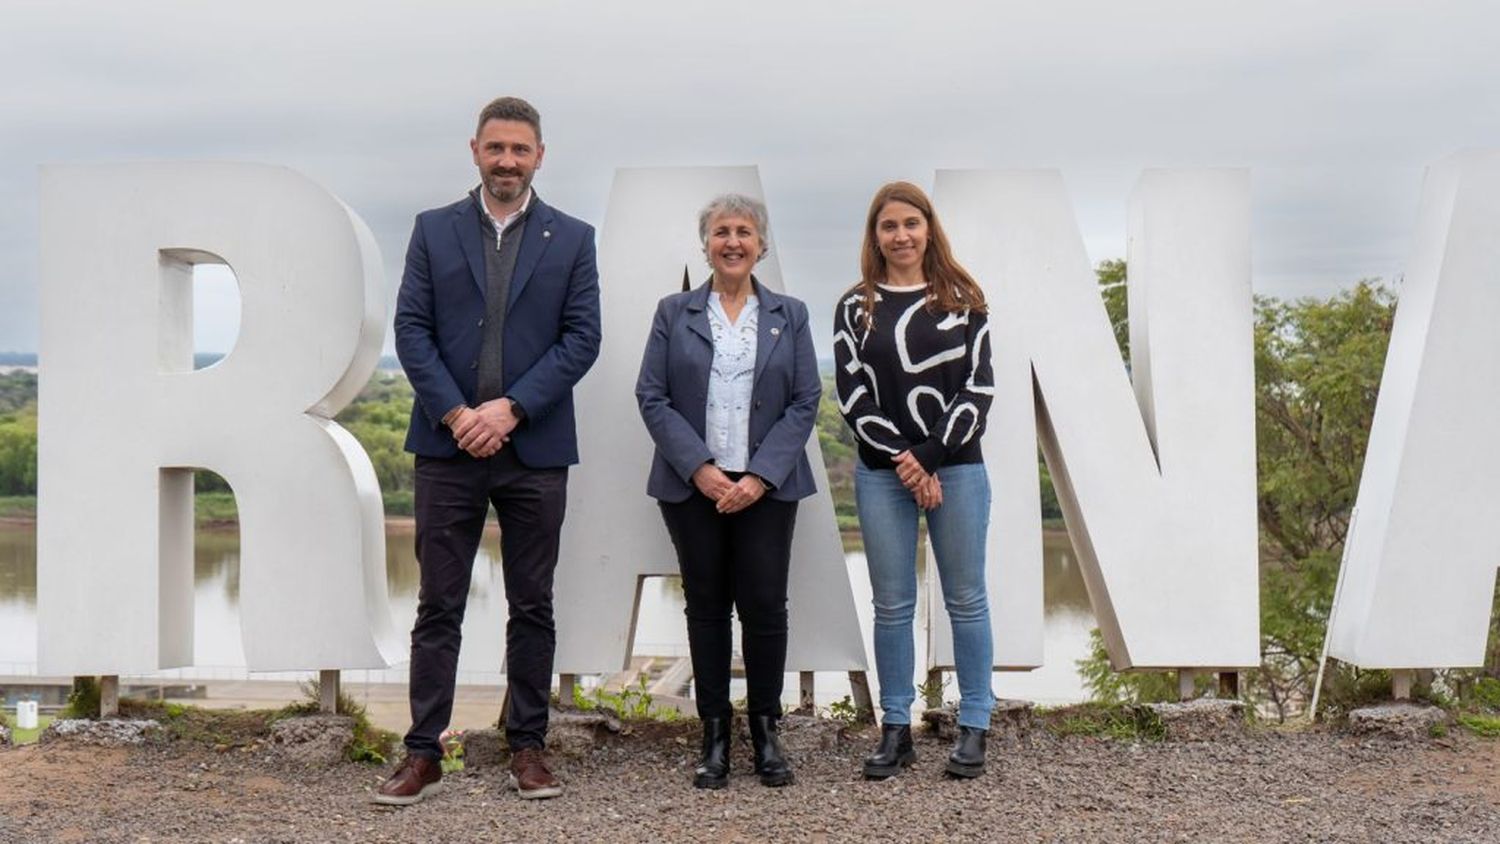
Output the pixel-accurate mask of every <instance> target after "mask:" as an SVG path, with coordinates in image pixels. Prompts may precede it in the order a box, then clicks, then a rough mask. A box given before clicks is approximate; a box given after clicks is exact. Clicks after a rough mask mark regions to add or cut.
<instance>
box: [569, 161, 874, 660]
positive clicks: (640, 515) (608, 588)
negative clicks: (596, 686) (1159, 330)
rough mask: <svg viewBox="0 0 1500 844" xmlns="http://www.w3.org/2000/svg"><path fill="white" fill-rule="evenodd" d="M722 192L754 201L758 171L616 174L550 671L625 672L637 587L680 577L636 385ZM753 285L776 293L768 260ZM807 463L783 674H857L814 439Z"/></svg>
mask: <svg viewBox="0 0 1500 844" xmlns="http://www.w3.org/2000/svg"><path fill="white" fill-rule="evenodd" d="M725 192H736V193H742V194H746V195H748V196H754V197H760V196H761V187H760V177H759V175H758V174H757V172H756V169H755V168H754V167H698V168H694V167H684V168H661V169H624V170H620V171H618V172H617V173H616V175H615V183H614V187H613V189H612V190H611V191H610V199H609V210H608V212H607V214H606V217H605V227H604V233H603V238H602V242H601V244H600V248H599V277H600V279H601V291H602V292H601V296H602V299H603V310H604V320H605V325H604V348H603V351H602V353H601V354H600V356H599V362H598V363H597V364H595V365H594V368H593V369H592V370H591V371H590V372H589V374H588V376H587V377H586V378H585V379H584V380H583V382H582V383H581V384H580V385H579V391H578V392H579V396H578V428H579V435H580V438H581V440H582V443H583V449H584V454H583V461H582V462H581V463H580V464H579V465H578V466H577V467H576V468H575V469H574V470H573V477H572V479H571V481H570V482H569V485H568V487H569V500H568V519H567V521H566V522H565V523H564V525H563V545H562V558H563V563H562V564H561V565H559V566H558V569H557V663H556V665H557V670H558V671H560V672H563V673H569V674H572V673H577V674H595V673H604V672H613V671H619V670H620V669H621V668H622V667H624V664H625V662H626V660H627V658H628V656H629V652H630V645H631V641H630V636H631V631H632V630H634V625H633V624H632V619H633V617H634V607H635V604H636V601H635V600H634V599H635V598H636V597H637V596H638V594H639V592H638V590H639V588H640V578H642V577H644V576H648V575H666V574H677V556H676V553H675V552H674V551H673V549H672V542H671V540H670V539H669V538H668V536H667V531H666V527H665V526H664V525H663V524H662V518H661V512H660V511H659V510H658V509H657V507H656V503H655V502H654V501H653V500H652V499H650V498H648V497H646V491H645V490H646V475H647V472H648V471H649V469H650V466H651V454H652V442H651V437H650V435H648V434H647V433H646V429H645V426H644V425H643V424H642V423H641V419H640V416H639V415H638V414H637V413H636V401H635V380H636V374H637V372H638V371H639V369H640V364H641V354H642V352H643V351H644V350H645V347H646V337H647V335H648V334H649V333H650V330H651V318H652V315H653V314H654V313H655V312H656V302H657V300H658V299H660V298H661V297H662V296H665V295H667V294H669V293H674V292H676V291H678V290H680V289H681V284H682V274H683V266H684V264H687V265H688V266H690V267H693V268H701V267H703V263H702V260H703V259H702V255H703V249H702V245H701V244H700V242H699V240H698V210H699V209H700V208H702V207H703V205H704V204H705V203H706V202H708V200H709V199H711V198H713V197H714V196H716V195H718V194H721V193H725ZM706 273H707V270H706V269H703V270H702V271H701V272H695V275H696V276H698V277H700V278H701V277H704V276H706ZM755 277H756V278H757V279H759V280H760V281H761V283H763V284H765V285H766V286H767V287H769V288H771V289H772V290H781V289H782V282H781V270H780V268H779V267H778V266H777V263H776V257H775V252H774V251H773V252H772V254H771V255H770V256H768V257H767V258H766V259H765V260H764V261H762V262H761V263H760V266H758V267H757V268H756V274H755ZM695 283H697V282H696V281H695ZM814 318H816V315H814ZM807 453H808V459H809V460H811V461H812V465H813V471H814V472H815V473H816V474H817V475H818V476H819V484H818V493H817V495H815V496H813V497H811V498H808V499H806V500H804V501H803V502H802V505H801V507H800V509H799V512H798V514H797V531H796V537H795V539H794V540H793V545H792V570H791V583H790V588H789V593H790V594H789V600H788V611H789V613H790V618H789V624H790V638H789V640H788V643H787V663H786V667H787V670H788V671H854V670H864V668H865V651H864V643H863V640H862V639H861V636H860V630H859V619H858V616H857V615H856V612H855V608H854V595H853V592H852V591H851V590H850V587H849V578H848V570H847V569H846V568H845V566H844V551H843V546H842V544H841V543H840V541H839V535H838V527H837V521H836V520H835V518H834V512H833V498H832V496H831V495H830V493H829V490H828V482H827V479H826V478H824V477H823V456H822V451H821V450H820V449H819V447H818V440H817V437H812V438H810V439H809V440H808V445H807Z"/></svg>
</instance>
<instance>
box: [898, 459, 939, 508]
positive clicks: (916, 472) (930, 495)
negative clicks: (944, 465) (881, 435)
mask: <svg viewBox="0 0 1500 844" xmlns="http://www.w3.org/2000/svg"><path fill="white" fill-rule="evenodd" d="M891 459H892V460H893V461H895V463H896V477H898V478H900V479H901V483H902V485H904V486H905V487H906V488H907V489H908V490H910V491H911V494H912V497H913V498H915V499H917V506H918V507H921V508H922V509H923V510H936V509H937V508H938V507H939V506H941V505H942V503H943V484H942V482H941V481H939V480H938V476H937V473H936V472H931V473H929V472H928V471H927V470H926V469H923V468H922V464H921V463H920V462H919V461H918V460H917V458H916V457H915V456H914V455H913V454H912V453H911V452H910V451H903V452H901V453H900V454H898V455H896V456H895V457H893V458H891Z"/></svg>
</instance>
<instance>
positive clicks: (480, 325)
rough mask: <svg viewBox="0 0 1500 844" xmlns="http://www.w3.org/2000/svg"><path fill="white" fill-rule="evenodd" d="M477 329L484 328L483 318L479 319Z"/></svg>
mask: <svg viewBox="0 0 1500 844" xmlns="http://www.w3.org/2000/svg"><path fill="white" fill-rule="evenodd" d="M479 327H480V328H483V327H484V318H483V317H481V318H480V319H479Z"/></svg>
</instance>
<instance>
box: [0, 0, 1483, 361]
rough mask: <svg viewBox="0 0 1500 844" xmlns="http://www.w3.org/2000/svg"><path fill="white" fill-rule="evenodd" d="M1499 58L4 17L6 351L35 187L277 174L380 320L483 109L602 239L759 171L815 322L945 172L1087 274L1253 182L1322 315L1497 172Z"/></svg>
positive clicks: (342, 18) (843, 26)
mask: <svg viewBox="0 0 1500 844" xmlns="http://www.w3.org/2000/svg"><path fill="white" fill-rule="evenodd" d="M1496 33H1500V5H1497V4H1493V3H1486V2H1430V3H1422V4H1417V3H1411V2H1379V0H1362V1H1361V2H1345V0H1322V2H1316V3H1309V2H1277V1H1273V0H1259V2H1254V3H1248V2H1246V3H1217V2H1203V0H1197V1H1196V2H1163V1H1162V0H1144V1H1142V0H1137V2H1118V0H1115V2H1103V0H1096V2H1052V3H1047V4H1040V3H1036V4H1025V5H1022V4H1011V3H1002V2H988V3H978V2H974V3H956V2H925V3H918V2H914V1H913V0H908V2H904V3H885V2H870V0H865V2H842V0H841V1H840V2H816V0H801V2H795V3H789V2H781V0H760V2H754V3H742V4H731V5H723V4H710V3H703V2H677V0H673V2H634V3H625V2H618V3H604V2H555V3H546V2H532V3H526V4H517V3H511V2H504V0H490V2H441V0H439V1H437V2H424V3H422V4H421V5H420V7H418V6H417V5H416V4H412V5H410V6H408V5H406V4H401V3H390V4H384V5H382V4H376V3H370V2H350V1H349V0H336V2H320V0H300V2H281V0H269V1H267V2H256V3H229V2H223V3H204V2H193V3H186V2H183V3H167V2H154V0H131V2H105V0H95V1H94V2H69V1H68V0H46V2H32V1H31V0H3V5H0V79H3V80H4V81H3V83H0V351H7V350H10V351H33V350H35V348H36V345H37V284H38V277H37V275H38V274H37V246H36V237H37V166H38V165H39V164H42V163H46V162H62V161H130V160H140V159H214V160H244V161H260V162H269V163H275V164H282V165H286V166H289V167H292V168H294V169H296V170H299V171H301V172H303V173H305V174H307V175H309V176H311V177H312V178H314V179H316V180H317V181H319V182H321V183H322V184H323V185H325V186H326V187H328V188H329V189H330V190H331V191H332V192H333V193H335V194H336V195H338V196H339V197H340V198H342V199H343V200H344V201H345V202H346V203H348V204H349V205H350V206H351V207H353V208H354V209H355V211H357V212H358V213H359V214H360V215H361V216H362V217H363V218H364V219H365V221H366V222H368V223H369V224H370V227H371V228H372V229H373V230H374V232H375V235H376V237H377V238H378V240H379V243H380V248H381V251H382V256H383V258H384V261H385V265H386V273H387V284H388V287H389V290H390V293H391V295H392V297H394V292H395V289H396V285H397V284H398V283H399V279H400V265H401V260H402V256H403V253H404V251H405V247H406V238H407V236H408V234H409V233H410V227H411V219H412V216H413V215H414V214H415V213H416V212H417V211H419V210H421V209H423V208H428V207H433V206H436V205H441V204H445V203H447V202H450V201H452V200H453V199H455V198H457V197H458V196H460V195H461V194H462V193H463V192H464V191H466V190H467V189H468V188H469V187H470V186H471V185H472V184H473V183H475V182H476V181H477V179H476V175H475V173H474V170H473V167H472V164H471V162H470V160H469V152H468V148H467V140H468V138H469V137H470V136H471V135H472V133H473V119H474V115H475V114H476V113H477V111H478V109H479V108H480V106H482V105H483V103H484V102H486V101H487V100H488V99H490V98H491V97H493V96H496V95H499V94H517V95H521V96H524V97H526V98H528V99H530V100H531V101H532V102H533V103H535V104H536V105H537V106H538V108H539V109H540V110H541V111H542V115H543V124H544V128H545V131H546V141H547V160H546V166H545V167H544V168H543V170H542V172H541V173H540V174H539V176H538V180H537V187H538V189H539V190H540V191H541V193H542V194H543V195H544V196H545V197H546V198H547V200H548V201H549V202H550V203H552V204H554V205H556V206H558V207H560V208H562V209H564V210H567V211H569V212H571V213H573V214H575V215H577V216H580V217H583V218H584V219H586V220H589V221H591V222H593V223H595V224H596V225H597V224H600V223H602V219H601V218H602V216H603V212H604V208H605V203H606V200H607V194H608V191H609V186H610V181H611V178H612V176H613V172H614V169H615V168H616V167H623V166H669V165H702V164H757V165H759V166H760V172H761V178H762V181H763V184H764V185H765V189H766V193H767V198H768V199H769V201H770V205H771V214H772V219H773V228H774V229H775V232H776V245H777V249H778V252H779V255H780V260H781V267H782V270H783V273H784V275H785V277H786V279H787V283H788V285H789V286H790V287H791V288H792V289H794V290H795V291H796V292H797V293H799V294H800V295H802V296H803V297H804V298H805V299H807V300H808V303H809V305H810V306H811V307H812V308H813V309H814V311H815V312H816V313H831V309H832V302H833V298H834V296H835V295H836V293H837V292H838V291H839V290H841V289H842V288H843V287H845V286H847V285H848V284H850V283H851V282H852V281H854V278H855V272H856V268H857V249H858V245H859V237H860V225H861V222H862V217H863V214H864V211H865V205H866V203H867V202H868V201H869V197H870V195H871V194H872V193H873V191H874V190H875V188H876V187H877V186H879V185H880V184H881V183H883V182H885V181H888V180H891V179H896V178H906V179H911V180H914V181H917V182H918V183H921V184H924V185H930V184H931V182H932V176H933V172H934V170H935V169H937V168H952V167H1002V168H1010V167H1058V168H1061V169H1062V171H1063V174H1064V177H1065V178H1066V180H1067V182H1068V185H1069V189H1070V191H1071V193H1072V196H1073V201H1074V204H1075V208H1076V212H1077V216H1078V221H1079V225H1080V226H1081V228H1082V230H1083V233H1084V238H1085V241H1086V243H1087V245H1088V248H1089V251H1090V254H1091V257H1092V258H1093V259H1094V260H1096V261H1097V260H1100V259H1104V258H1114V257H1123V253H1124V240H1125V238H1124V232H1125V208H1126V200H1127V197H1128V195H1129V191H1130V188H1131V186H1132V185H1133V183H1134V181H1135V179H1136V177H1137V175H1138V174H1139V172H1140V170H1141V169H1142V168H1145V167H1154V166H1201V165H1229V166H1243V167H1249V168H1251V170H1252V185H1253V202H1254V212H1253V221H1254V222H1253V224H1254V232H1253V237H1254V241H1253V242H1254V261H1255V264H1254V274H1255V286H1256V289H1257V291H1259V292H1262V293H1268V294H1273V295H1279V296H1299V295H1307V294H1314V295H1323V294H1327V293H1330V292H1333V291H1335V290H1337V289H1338V288H1339V287H1341V286H1343V285H1345V284H1347V283H1349V282H1351V281H1353V280H1355V279H1358V278H1361V277H1366V276H1383V277H1387V278H1390V277H1393V276H1395V275H1398V274H1399V273H1400V272H1401V269H1402V265H1403V262H1404V261H1405V258H1406V249H1407V246H1408V243H1409V240H1410V231H1411V228H1412V224H1413V221H1414V218H1415V214H1416V208H1417V200H1418V195H1419V191H1420V187H1421V179H1422V172H1423V168H1424V167H1425V166H1426V165H1427V164H1429V163H1432V162H1434V161H1436V160H1438V159H1439V158H1441V157H1443V156H1444V155H1446V154H1448V153H1450V152H1454V151H1457V150H1459V149H1464V148H1473V147H1485V146H1490V147H1495V146H1500V107H1497V102H1496V97H1495V93H1496V92H1497V88H1500V81H1497V80H1500V50H1497V49H1496V47H1497V45H1500V37H1497V35H1496ZM225 201H227V202H232V201H233V197H226V198H225ZM79 237H80V239H81V243H83V244H85V245H86V243H87V239H88V237H89V233H88V232H79ZM959 257H960V258H962V256H959ZM606 282H607V280H606ZM214 295H215V294H211V295H210V297H209V298H210V299H212V298H214ZM208 310H209V315H208V316H207V317H206V319H205V321H206V322H207V324H206V325H204V326H203V330H202V331H200V337H201V338H202V340H201V342H200V349H202V350H209V351H222V350H224V349H226V348H227V347H228V346H229V344H230V343H231V342H232V339H233V329H232V327H230V322H231V321H230V320H229V319H227V318H225V317H224V316H222V313H223V312H225V311H227V310H228V309H227V308H220V309H219V310H214V308H213V307H212V306H211V307H209V309H208ZM830 319H831V317H830ZM821 322H823V321H820V328H823V329H824V330H822V331H820V332H819V338H818V339H819V340H820V342H821V343H822V344H823V345H825V346H826V344H827V336H828V335H827V332H826V326H822V325H821ZM387 347H388V348H389V340H387Z"/></svg>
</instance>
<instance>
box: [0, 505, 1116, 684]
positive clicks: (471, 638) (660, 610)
mask: <svg viewBox="0 0 1500 844" xmlns="http://www.w3.org/2000/svg"><path fill="white" fill-rule="evenodd" d="M413 539H414V536H413V530H412V528H411V527H410V526H409V525H401V524H391V525H387V527H386V583H387V585H388V587H389V589H390V600H391V611H392V614H393V616H394V618H395V620H396V621H395V626H396V629H398V630H400V631H403V632H404V631H406V630H409V629H410V627H411V623H412V620H413V619H414V618H415V617H416V603H417V590H418V587H419V585H420V572H419V569H418V567H417V560H416V553H415V550H414V546H413ZM195 550H196V555H195V559H194V577H195V581H196V586H197V589H196V594H197V600H196V604H195V607H194V610H195V612H194V615H195V618H194V625H193V629H194V636H195V641H194V651H193V653H194V663H195V665H196V666H197V667H199V668H202V669H213V668H220V669H234V668H236V667H242V666H243V665H244V662H245V659H244V649H243V646H242V645H241V643H240V639H239V574H240V572H239V567H240V559H239V535H238V534H237V533H235V532H233V531H203V532H200V533H198V534H197V537H196V548H195ZM1043 556H1044V566H1045V574H1044V578H1043V588H1044V593H1045V608H1046V629H1045V633H1044V646H1045V657H1046V661H1047V665H1046V666H1045V667H1043V668H1040V669H1038V670H1036V671H1032V672H1027V673H1002V674H998V675H996V680H995V690H996V693H997V694H999V695H1001V696H1003V697H1016V698H1024V699H1028V700H1035V701H1038V702H1042V703H1062V702H1068V701H1075V700H1081V699H1083V698H1084V697H1086V694H1085V693H1084V691H1083V690H1082V688H1081V686H1080V684H1079V680H1078V675H1077V671H1076V668H1075V666H1074V661H1075V660H1077V659H1080V658H1082V657H1083V656H1086V654H1087V649H1088V632H1089V629H1090V628H1092V627H1093V626H1094V621H1093V615H1092V611H1091V610H1090V608H1089V602H1088V593H1087V591H1086V589H1085V587H1084V583H1083V577H1082V574H1081V572H1080V571H1079V570H1078V564H1077V559H1076V558H1075V557H1074V556H1073V553H1072V549H1071V547H1070V546H1069V544H1068V540H1067V537H1066V536H1064V535H1061V534H1049V535H1048V536H1047V538H1046V540H1045V541H1044V543H1043ZM918 559H919V560H925V555H918ZM846 562H847V564H848V567H849V575H850V582H851V584H852V585H853V588H854V593H855V600H856V606H857V609H858V610H859V615H860V623H861V626H862V627H863V628H864V629H865V631H866V640H867V645H868V639H869V631H870V627H871V617H870V616H871V610H870V604H869V597H870V592H869V582H868V578H867V576H866V574H865V565H864V555H863V554H860V553H857V552H856V553H851V554H849V555H848V556H847V558H846ZM918 583H919V584H922V583H925V579H924V578H919V579H918ZM504 596H505V589H504V580H503V578H502V574H501V571H500V562H499V535H498V533H497V532H496V531H495V530H494V529H493V528H491V529H490V530H488V531H486V533H485V538H484V542H483V544H482V546H481V548H480V552H479V557H478V558H477V559H476V560H475V563H474V571H473V576H472V579H471V582H470V587H469V607H468V611H467V613H466V614H465V619H464V646H463V649H462V651H461V652H460V658H459V671H460V676H459V681H460V682H462V683H493V682H496V681H498V680H499V678H500V676H501V674H500V672H501V671H502V668H503V666H502V661H503V659H504V641H505V636H504V629H505V597H504ZM925 605H926V602H925V601H922V602H920V603H919V604H918V606H919V607H925ZM921 621H922V619H918V622H919V624H920V623H921ZM924 638H925V637H922V636H918V637H917V644H918V647H920V646H921V644H922V642H923V639H924ZM635 652H636V653H637V654H643V655H646V654H649V655H653V656H680V655H686V653H687V638H686V633H685V629H684V623H683V616H682V589H681V585H680V583H679V582H678V581H677V579H676V578H670V577H660V578H655V577H653V578H648V579H647V580H646V582H645V584H644V586H643V589H642V595H641V617H640V619H639V621H638V623H637V627H636V641H635ZM35 659H36V536H35V532H34V527H33V526H31V525H14V524H11V525H7V524H0V674H30V673H33V672H34V671H35V668H34V665H33V663H34V662H35ZM918 661H919V663H920V662H921V655H920V654H919V660H918ZM872 666H873V662H872ZM403 667H404V666H403ZM370 679H371V680H372V681H375V682H380V681H382V680H383V681H388V682H404V681H405V672H404V671H403V670H400V669H397V670H392V671H387V672H371V677H370ZM871 680H872V682H873V680H874V678H873V671H872V677H871ZM792 691H793V692H795V689H793V690H792ZM847 693H848V685H847V683H846V682H842V677H841V676H839V675H830V677H829V679H828V681H826V683H825V681H824V680H822V679H820V681H819V697H820V698H824V699H834V700H836V699H838V698H840V697H842V696H843V695H844V694H847Z"/></svg>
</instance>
